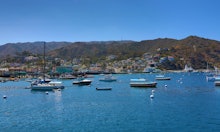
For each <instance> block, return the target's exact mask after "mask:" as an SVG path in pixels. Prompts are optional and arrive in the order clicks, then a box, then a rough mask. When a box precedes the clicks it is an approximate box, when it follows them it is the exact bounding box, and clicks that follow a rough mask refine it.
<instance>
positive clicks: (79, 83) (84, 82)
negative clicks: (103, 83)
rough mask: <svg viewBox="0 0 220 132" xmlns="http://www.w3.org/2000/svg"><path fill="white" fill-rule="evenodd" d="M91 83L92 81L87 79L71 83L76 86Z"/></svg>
mask: <svg viewBox="0 0 220 132" xmlns="http://www.w3.org/2000/svg"><path fill="white" fill-rule="evenodd" d="M91 83H92V80H89V79H78V80H74V81H73V84H78V85H90V84H91Z"/></svg>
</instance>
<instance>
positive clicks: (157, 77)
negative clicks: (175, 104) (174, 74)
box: [155, 75, 171, 80]
mask: <svg viewBox="0 0 220 132" xmlns="http://www.w3.org/2000/svg"><path fill="white" fill-rule="evenodd" d="M155 79H156V80H170V79H171V77H165V76H164V75H157V76H156V78H155Z"/></svg>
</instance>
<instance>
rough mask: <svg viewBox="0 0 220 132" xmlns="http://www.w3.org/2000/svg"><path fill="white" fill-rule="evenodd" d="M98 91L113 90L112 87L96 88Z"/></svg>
mask: <svg viewBox="0 0 220 132" xmlns="http://www.w3.org/2000/svg"><path fill="white" fill-rule="evenodd" d="M96 90H112V88H111V87H103V88H96Z"/></svg>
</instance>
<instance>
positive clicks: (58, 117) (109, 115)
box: [0, 73, 220, 132]
mask: <svg viewBox="0 0 220 132" xmlns="http://www.w3.org/2000/svg"><path fill="white" fill-rule="evenodd" d="M155 75H156V74H122V75H120V74H118V75H115V76H116V77H117V78H118V81H117V82H101V81H98V79H99V78H100V77H101V76H95V77H94V78H91V79H92V80H93V82H92V85H91V86H77V85H72V80H63V82H64V84H65V86H66V88H65V89H64V90H62V91H55V92H49V94H48V95H47V94H45V92H33V91H31V90H30V89H24V88H25V87H26V86H29V83H28V82H25V81H19V82H6V83H0V95H1V97H3V95H7V97H8V98H7V99H3V98H1V99H0V130H1V131H2V130H3V131H4V132H11V131H13V132H16V131H17V132H20V131H22V132H24V131H33V132H35V131H50V132H51V131H59V132H63V131H71V132H72V131H74V132H75V131H76V132H81V131H82V132H84V131H86V132H87V131H89V132H95V131H97V132H103V131H106V132H118V131H126V132H128V131H129V132H134V131H136V132H143V131H187V132H189V131H190V132H194V131H196V132H197V131H198V132H202V131H204V132H208V131H216V132H217V131H220V87H215V86H214V84H213V82H206V80H205V75H204V74H203V73H170V74H167V75H168V76H170V77H171V80H169V81H158V86H157V88H132V87H130V86H129V80H130V79H131V78H142V77H147V78H149V80H154V78H155ZM165 85H167V87H165ZM96 87H112V90H110V91H97V90H96V89H95V88H96ZM152 89H155V95H154V96H155V98H154V99H150V97H149V96H150V95H151V90H152Z"/></svg>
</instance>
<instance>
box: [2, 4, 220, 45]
mask: <svg viewBox="0 0 220 132" xmlns="http://www.w3.org/2000/svg"><path fill="white" fill-rule="evenodd" d="M219 6H220V0H0V45H3V44H6V43H17V42H35V41H47V42H51V41H58V42H59V41H67V42H78V41H110V40H134V41H141V40H152V39H157V38H174V39H184V38H186V37H188V36H190V35H195V36H199V37H204V38H208V39H214V40H220V26H219V25H220V15H219V12H220V8H219Z"/></svg>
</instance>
